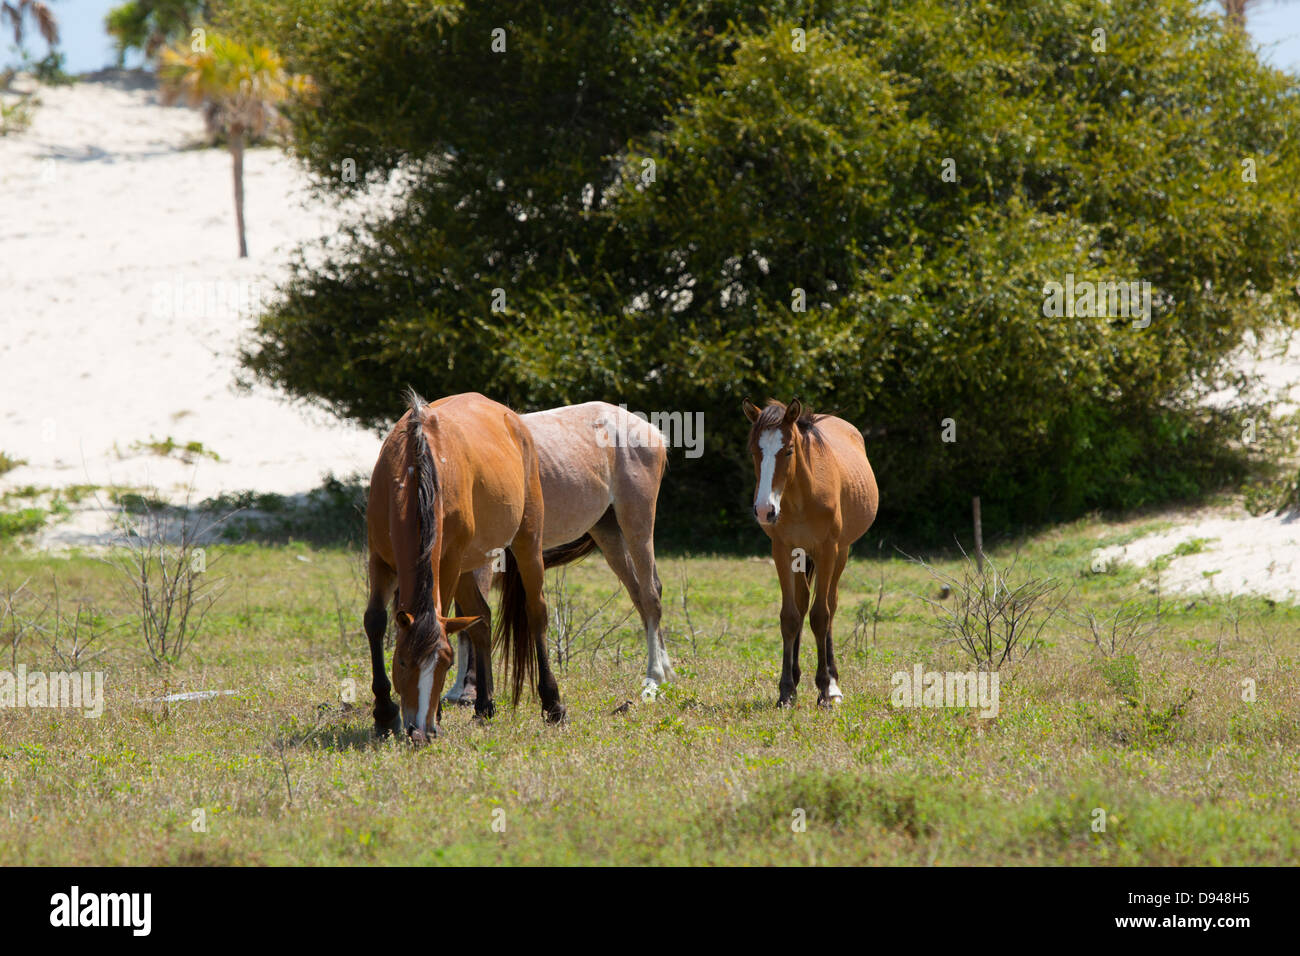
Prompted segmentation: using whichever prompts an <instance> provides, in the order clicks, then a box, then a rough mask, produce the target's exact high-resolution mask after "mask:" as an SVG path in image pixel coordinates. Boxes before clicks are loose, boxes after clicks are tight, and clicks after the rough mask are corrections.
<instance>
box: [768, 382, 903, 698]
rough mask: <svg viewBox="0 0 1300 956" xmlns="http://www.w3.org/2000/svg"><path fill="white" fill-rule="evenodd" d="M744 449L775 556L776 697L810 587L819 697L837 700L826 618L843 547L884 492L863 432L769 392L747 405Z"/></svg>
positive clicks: (793, 679)
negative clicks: (760, 402)
mask: <svg viewBox="0 0 1300 956" xmlns="http://www.w3.org/2000/svg"><path fill="white" fill-rule="evenodd" d="M744 409H745V416H746V417H747V418H748V419H749V421H750V424H751V427H750V430H749V451H750V453H751V454H752V455H753V457H754V476H755V478H756V479H757V487H756V489H755V491H754V517H755V518H757V519H758V523H759V526H760V527H762V529H763V530H764V531H765V532H767V536H768V537H769V538H771V539H772V560H773V561H774V562H775V563H776V574H777V577H778V578H779V579H780V581H781V638H782V642H783V645H784V650H783V653H782V656H781V684H780V698H779V704H780V706H782V707H788V706H791V705H792V704H794V702H795V691H796V688H797V687H798V685H799V638H800V634H801V632H802V631H803V619H804V615H805V614H807V613H808V609H809V596H810V595H809V583H810V581H815V590H814V593H813V594H812V616H811V623H812V630H813V636H814V637H816V639H817V703H818V704H819V705H821V706H823V707H830V706H833V705H835V704H838V703H840V702H841V701H842V700H843V699H844V694H843V693H842V692H841V691H840V686H839V683H838V681H839V671H838V670H837V669H836V667H835V648H834V644H833V642H832V640H831V625H832V623H833V622H834V620H835V606H836V603H837V600H838V593H839V584H840V575H841V574H843V573H844V565H845V564H846V563H847V562H848V560H849V548H850V547H851V546H852V544H853V542H854V541H857V540H858V538H860V537H862V536H863V535H864V534H866V533H867V529H868V528H870V527H871V524H872V522H873V521H875V520H876V509H877V508H878V507H879V504H880V493H879V490H878V489H877V488H876V476H875V474H874V473H873V472H872V470H871V463H870V462H868V461H867V450H866V445H865V444H864V443H863V441H862V433H861V432H860V431H858V429H856V428H855V427H853V426H852V425H850V424H849V423H848V422H846V421H844V420H843V419H841V418H835V417H833V416H831V415H814V414H812V413H811V412H808V411H805V409H804V407H803V404H802V403H801V402H800V401H799V400H798V399H797V398H796V399H795V400H794V401H792V402H791V403H790V404H789V406H786V405H782V404H781V403H780V402H777V401H773V400H770V399H769V400H768V403H767V406H766V407H765V408H763V409H761V410H760V409H759V408H758V406H756V405H755V404H754V403H753V402H751V401H750V400H749V399H745V403H744Z"/></svg>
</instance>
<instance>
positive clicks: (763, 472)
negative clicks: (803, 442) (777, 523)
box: [754, 428, 785, 523]
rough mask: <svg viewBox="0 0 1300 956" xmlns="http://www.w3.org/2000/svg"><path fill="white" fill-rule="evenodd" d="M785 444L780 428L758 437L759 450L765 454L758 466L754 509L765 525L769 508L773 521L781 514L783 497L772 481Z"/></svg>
mask: <svg viewBox="0 0 1300 956" xmlns="http://www.w3.org/2000/svg"><path fill="white" fill-rule="evenodd" d="M784 444H785V442H784V440H783V439H782V438H781V429H779V428H769V429H768V430H767V431H765V432H763V434H761V435H759V436H758V450H759V451H761V452H762V453H763V458H762V460H761V461H760V462H759V466H758V490H757V491H756V492H755V493H754V508H755V510H756V511H757V512H758V520H759V521H761V522H764V523H766V521H767V512H768V509H769V508H770V509H771V510H772V514H773V520H776V516H777V515H779V514H780V513H781V495H780V494H779V493H778V492H777V491H776V489H774V488H773V487H772V480H773V478H774V477H775V475H776V456H777V453H778V452H780V451H781V446H782V445H784Z"/></svg>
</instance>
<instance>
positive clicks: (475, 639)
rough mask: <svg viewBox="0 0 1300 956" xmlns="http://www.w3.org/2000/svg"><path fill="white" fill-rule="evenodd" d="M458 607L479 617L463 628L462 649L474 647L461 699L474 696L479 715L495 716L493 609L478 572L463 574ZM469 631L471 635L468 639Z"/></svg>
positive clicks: (464, 700)
mask: <svg viewBox="0 0 1300 956" xmlns="http://www.w3.org/2000/svg"><path fill="white" fill-rule="evenodd" d="M487 580H488V581H490V580H491V578H490V577H489V578H488V579H487ZM456 608H457V610H458V611H459V612H460V613H461V614H464V615H468V616H474V617H477V618H478V619H479V620H478V621H477V622H476V623H474V624H471V625H470V626H469V627H467V628H466V629H465V630H464V631H462V632H461V645H460V646H461V651H462V652H468V649H469V647H471V646H472V647H473V648H474V653H473V671H472V673H473V677H472V678H466V680H465V688H466V690H465V694H464V696H462V697H461V703H464V704H468V703H469V702H470V700H472V701H473V703H474V714H475V716H477V717H491V716H492V715H493V714H495V713H496V706H495V704H494V703H493V701H492V611H491V609H490V608H489V607H488V602H487V598H486V597H484V595H483V591H482V590H481V587H480V584H479V580H478V579H477V577H476V575H475V574H462V575H461V576H460V582H459V583H458V584H457V585H456ZM465 635H469V638H468V639H466V637H465ZM467 656H468V654H467ZM462 666H464V665H463V664H462ZM471 690H472V691H473V695H472V697H471V696H470V691H471Z"/></svg>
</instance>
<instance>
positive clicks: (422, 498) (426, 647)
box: [394, 389, 438, 667]
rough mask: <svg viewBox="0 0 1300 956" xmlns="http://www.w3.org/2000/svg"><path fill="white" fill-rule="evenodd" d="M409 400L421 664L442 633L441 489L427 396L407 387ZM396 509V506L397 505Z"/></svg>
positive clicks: (412, 635)
mask: <svg viewBox="0 0 1300 956" xmlns="http://www.w3.org/2000/svg"><path fill="white" fill-rule="evenodd" d="M406 400H407V403H408V404H409V405H410V408H411V417H410V418H409V419H408V420H407V422H406V448H407V455H408V458H407V461H408V462H409V467H410V468H411V469H413V471H414V478H415V481H413V482H407V488H408V489H409V490H408V491H407V494H408V495H410V496H412V497H411V499H410V500H408V505H409V506H410V507H408V508H407V514H414V515H415V518H416V521H417V522H418V524H419V540H420V550H419V553H418V554H417V555H416V559H415V594H414V595H412V596H411V598H410V599H409V600H410V603H409V604H408V605H407V606H408V608H409V609H410V614H411V617H412V621H411V624H410V626H409V628H408V631H409V640H410V648H411V656H412V658H413V659H414V662H415V664H416V666H417V667H419V666H421V665H422V664H423V663H424V662H425V661H426V660H427V659H428V657H429V655H430V654H432V653H433V650H434V647H435V646H436V642H437V635H438V626H437V625H438V614H437V609H436V607H435V605H434V600H433V588H434V584H435V582H434V580H433V549H434V546H435V545H436V544H437V541H436V540H435V539H436V537H437V530H438V524H437V515H436V514H435V513H434V510H433V509H434V500H435V498H436V497H437V493H438V472H437V470H436V469H435V468H434V466H433V453H432V452H431V451H430V450H429V442H428V440H427V439H426V438H425V436H424V399H422V398H420V396H419V395H417V394H416V393H415V390H414V389H407V391H406ZM394 510H395V511H396V509H394Z"/></svg>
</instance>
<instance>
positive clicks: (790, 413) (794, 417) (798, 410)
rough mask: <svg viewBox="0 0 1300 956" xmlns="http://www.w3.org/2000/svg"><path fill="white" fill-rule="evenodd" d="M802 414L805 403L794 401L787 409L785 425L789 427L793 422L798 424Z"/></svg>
mask: <svg viewBox="0 0 1300 956" xmlns="http://www.w3.org/2000/svg"><path fill="white" fill-rule="evenodd" d="M802 414H803V402H801V401H799V399H797V398H796V399H795V400H794V401H792V402H791V403H790V404H789V405H787V406H786V407H785V423H786V424H787V425H789V424H790V423H791V422H797V421H798V420H799V416H800V415H802Z"/></svg>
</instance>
